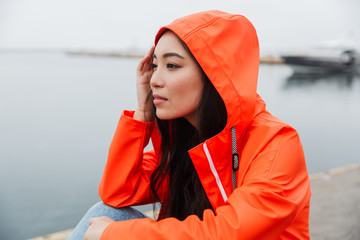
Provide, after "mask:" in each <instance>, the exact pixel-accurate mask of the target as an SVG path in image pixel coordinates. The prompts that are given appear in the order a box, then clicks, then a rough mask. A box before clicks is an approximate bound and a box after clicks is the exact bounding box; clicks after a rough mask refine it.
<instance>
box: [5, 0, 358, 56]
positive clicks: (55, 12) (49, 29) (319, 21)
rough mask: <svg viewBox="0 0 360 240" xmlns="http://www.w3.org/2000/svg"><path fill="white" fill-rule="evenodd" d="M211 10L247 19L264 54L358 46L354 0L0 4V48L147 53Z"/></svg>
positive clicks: (36, 0) (12, 0) (20, 0)
mask: <svg viewBox="0 0 360 240" xmlns="http://www.w3.org/2000/svg"><path fill="white" fill-rule="evenodd" d="M210 9H219V10H222V11H227V12H231V13H238V14H242V15H244V16H246V17H247V18H249V19H250V21H252V23H253V24H254V26H255V28H256V29H257V32H258V35H259V41H260V45H261V48H262V50H263V51H265V50H274V49H276V50H279V49H280V50H281V49H286V48H288V47H293V46H295V47H296V46H310V45H314V44H318V43H319V42H321V41H330V40H339V39H352V40H354V41H356V42H360V40H359V39H360V14H359V11H360V1H359V0H198V1H197V0H178V1H168V0H167V1H166V0H143V1H137V0H127V1H123V0H0V48H72V49H93V48H95V49H126V48H131V47H136V48H148V47H149V46H150V45H151V44H152V41H153V38H154V35H155V33H156V31H157V29H158V28H160V27H161V26H163V25H165V24H167V23H169V22H171V21H172V20H174V19H176V18H178V17H181V16H184V15H187V14H190V13H194V12H198V11H204V10H210Z"/></svg>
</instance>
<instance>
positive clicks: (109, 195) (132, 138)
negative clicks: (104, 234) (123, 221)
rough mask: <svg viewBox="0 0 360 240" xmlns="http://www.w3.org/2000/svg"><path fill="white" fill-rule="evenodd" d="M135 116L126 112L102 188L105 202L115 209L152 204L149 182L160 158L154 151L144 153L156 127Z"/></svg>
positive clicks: (115, 139) (113, 141)
mask: <svg viewBox="0 0 360 240" xmlns="http://www.w3.org/2000/svg"><path fill="white" fill-rule="evenodd" d="M133 114H134V112H131V111H124V112H123V114H122V115H121V117H120V120H119V123H118V126H117V129H116V131H115V135H114V137H113V139H112V142H111V144H110V149H109V154H108V160H107V163H106V166H105V169H104V173H103V176H102V179H101V182H100V185H99V195H100V197H101V199H102V200H103V202H104V203H106V204H108V205H110V206H113V207H124V206H130V205H139V204H147V203H149V202H150V196H149V182H150V180H149V179H150V175H151V173H152V172H153V170H154V168H155V166H156V156H155V155H156V154H155V151H154V150H150V151H148V152H145V153H144V152H143V151H144V148H145V147H146V145H147V144H148V143H149V140H150V136H151V134H152V129H153V127H154V123H153V122H141V121H137V120H135V119H133V118H132V117H133Z"/></svg>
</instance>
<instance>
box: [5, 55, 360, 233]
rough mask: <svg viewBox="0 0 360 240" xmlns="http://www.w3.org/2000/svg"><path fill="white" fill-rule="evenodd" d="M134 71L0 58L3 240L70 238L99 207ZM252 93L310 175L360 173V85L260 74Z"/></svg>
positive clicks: (276, 69)
mask: <svg viewBox="0 0 360 240" xmlns="http://www.w3.org/2000/svg"><path fill="white" fill-rule="evenodd" d="M138 61H139V59H126V58H103V57H84V56H74V55H67V54H65V53H32V52H28V53H24V52H18V53H12V52H0V184H1V185H0V186H1V187H0V239H1V240H15V239H27V238H31V237H35V236H39V235H45V234H48V233H52V232H56V231H61V230H65V229H69V228H72V227H74V226H75V225H76V223H77V222H78V221H79V220H80V218H81V216H82V215H83V214H84V213H85V212H86V210H87V209H88V208H89V207H90V206H91V205H92V204H94V203H96V202H97V201H99V200H100V199H99V197H98V195H97V187H98V183H99V181H100V178H101V175H102V171H103V168H104V165H105V162H106V158H107V152H108V147H109V144H110V141H111V139H112V136H113V133H114V131H115V127H116V125H117V122H118V120H119V116H120V114H121V112H122V110H123V109H134V108H135V107H136V89H135V69H136V66H137V63H138ZM258 92H259V94H260V95H261V96H262V97H263V99H264V100H265V102H266V103H267V108H268V110H269V111H270V112H271V113H272V114H273V115H275V116H277V117H279V118H281V119H282V120H283V121H285V122H287V123H289V124H290V125H292V126H293V127H294V128H296V129H297V130H298V132H299V134H300V138H301V141H302V143H303V147H304V151H305V156H306V161H307V166H308V170H309V173H317V172H321V171H326V170H328V169H331V168H336V167H340V166H344V165H350V164H354V163H360V151H359V146H360V140H359V136H360V77H359V76H354V75H321V76H319V75H315V76H314V75H305V76H304V75H302V76H299V75H294V74H293V73H292V70H291V69H290V68H289V67H288V66H285V65H261V66H260V72H259V84H258ZM150 208H151V207H150V206H145V207H143V208H142V209H148V210H150Z"/></svg>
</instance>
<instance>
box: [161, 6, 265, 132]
mask: <svg viewBox="0 0 360 240" xmlns="http://www.w3.org/2000/svg"><path fill="white" fill-rule="evenodd" d="M166 29H169V30H171V31H173V32H174V33H175V34H176V35H177V36H178V37H179V38H180V39H181V40H182V41H183V42H184V43H185V44H186V45H187V47H188V48H189V50H190V51H191V53H192V54H193V56H194V57H195V59H196V60H197V62H198V63H199V64H200V66H201V68H202V69H203V70H204V72H205V73H206V75H207V76H208V78H209V79H210V81H211V82H212V84H213V85H214V86H215V88H216V90H217V91H218V93H219V94H220V96H221V97H222V99H223V101H224V103H225V106H226V110H227V115H228V122H227V125H226V126H227V128H228V127H232V126H235V125H237V124H239V123H240V122H241V125H242V126H243V127H245V126H247V125H248V123H249V121H250V120H251V118H252V116H253V114H254V109H255V102H256V87H257V77H258V69H259V44H258V39H257V34H256V30H255V28H254V27H253V25H252V24H251V23H250V21H249V20H248V19H246V18H245V17H244V16H241V15H234V14H229V13H225V12H221V11H207V12H200V13H196V14H192V15H189V16H185V17H182V18H179V19H177V20H175V21H174V22H172V23H170V24H169V25H166V26H164V27H162V28H161V29H160V30H159V31H158V33H157V35H156V38H155V44H157V42H158V40H159V39H160V37H161V35H162V34H163V33H164V31H165V30H166ZM238 130H240V131H243V130H244V129H238Z"/></svg>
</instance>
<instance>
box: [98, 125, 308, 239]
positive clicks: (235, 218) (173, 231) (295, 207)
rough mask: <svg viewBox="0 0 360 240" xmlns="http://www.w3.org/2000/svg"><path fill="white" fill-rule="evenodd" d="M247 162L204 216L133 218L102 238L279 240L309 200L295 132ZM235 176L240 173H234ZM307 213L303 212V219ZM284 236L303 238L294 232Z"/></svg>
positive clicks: (281, 136) (278, 138) (116, 224)
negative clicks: (221, 202)
mask: <svg viewBox="0 0 360 240" xmlns="http://www.w3.org/2000/svg"><path fill="white" fill-rule="evenodd" d="M274 138H275V139H273V140H271V142H272V144H269V145H268V146H265V147H264V149H262V151H261V152H260V153H259V154H257V155H256V157H254V158H253V159H252V160H251V161H249V162H250V166H249V168H248V169H247V171H246V173H245V177H244V178H243V179H242V182H241V183H239V185H240V186H239V187H238V188H237V189H235V191H234V192H233V193H232V194H231V195H230V196H229V198H228V201H227V202H226V204H225V205H223V206H220V207H218V208H217V209H216V214H214V213H213V212H212V211H210V210H205V211H204V215H203V220H200V219H199V218H198V217H197V216H195V215H191V216H189V217H188V218H186V219H185V220H184V221H179V220H177V219H175V218H167V219H163V220H160V221H158V222H156V221H154V220H152V219H134V220H127V221H122V222H114V223H112V224H110V225H109V226H108V227H107V228H106V229H105V230H104V232H103V234H102V236H101V239H102V240H105V239H119V238H120V236H121V239H197V240H199V239H280V238H279V236H280V235H281V234H283V232H284V230H285V229H286V228H287V226H289V225H290V224H292V222H293V221H294V219H295V217H296V216H297V215H298V214H303V212H305V215H306V211H302V210H301V209H304V208H306V206H307V205H308V203H309V198H310V189H309V179H308V174H307V171H306V166H305V162H304V156H303V151H302V146H301V143H300V141H299V138H298V135H297V133H296V131H295V130H294V131H288V132H285V133H284V132H283V133H281V134H278V136H276V137H274ZM239 174H240V173H239ZM306 217H307V216H305V219H306ZM289 239H308V237H306V236H304V237H302V236H298V237H292V236H291V235H290V237H289Z"/></svg>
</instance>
